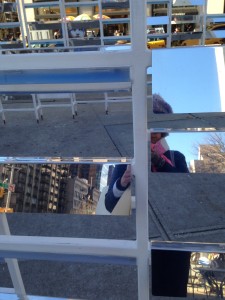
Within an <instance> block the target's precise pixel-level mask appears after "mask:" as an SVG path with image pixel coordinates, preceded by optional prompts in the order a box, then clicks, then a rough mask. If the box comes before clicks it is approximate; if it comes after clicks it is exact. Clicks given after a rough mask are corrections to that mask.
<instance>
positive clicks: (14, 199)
mask: <svg viewBox="0 0 225 300" xmlns="http://www.w3.org/2000/svg"><path fill="white" fill-rule="evenodd" d="M114 168H115V165H110V164H93V163H92V164H87V163H86V164H50V163H45V164H31V163H29V164H28V163H26V164H25V163H23V164H2V165H0V212H9V213H14V212H25V213H58V214H101V215H104V214H107V215H110V212H109V211H107V210H106V208H105V198H104V197H103V194H104V193H103V191H104V190H105V189H106V187H107V186H108V185H109V184H110V181H111V176H112V173H113V170H114ZM101 194H102V197H101V198H100V196H101ZM121 199H122V198H121ZM121 199H120V200H121ZM127 201H128V202H129V205H131V196H129V197H128V199H127ZM96 209H97V212H96ZM129 212H130V211H129ZM129 212H128V213H125V214H127V215H128V214H129ZM112 214H122V215H123V212H122V213H121V211H118V212H117V213H115V211H114V213H113V212H112Z"/></svg>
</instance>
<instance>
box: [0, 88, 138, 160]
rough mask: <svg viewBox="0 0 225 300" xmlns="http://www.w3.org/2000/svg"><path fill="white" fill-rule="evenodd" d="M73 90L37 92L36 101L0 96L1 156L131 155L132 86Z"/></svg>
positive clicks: (23, 96)
mask: <svg viewBox="0 0 225 300" xmlns="http://www.w3.org/2000/svg"><path fill="white" fill-rule="evenodd" d="M74 96H75V97H76V101H75V99H74V98H73V97H72V94H57V93H55V94H42V95H40V94H39V99H38V100H37V101H38V103H37V105H36V106H35V107H34V104H33V100H32V97H31V95H12V96H9V97H6V98H5V99H3V100H2V103H3V108H4V110H3V113H1V114H0V116H1V117H2V123H1V122H0V130H1V132H2V139H1V147H0V156H1V157H5V156H8V157H12V156H13V157H18V156H19V157H22V156H23V157H30V156H32V157H43V156H44V157H46V156H48V157H65V158H66V157H121V156H126V157H127V156H128V157H132V156H133V130H132V103H131V92H130V91H127V90H122V91H117V92H107V93H104V92H103V91H101V92H92V93H76V94H74ZM71 97H72V98H73V99H72V100H73V101H72V100H71ZM71 101H72V102H71ZM74 101H75V102H74ZM0 112H1V110H0ZM3 121H4V122H3ZM21 141H22V142H21ZM121 141H124V143H125V146H124V144H121Z"/></svg>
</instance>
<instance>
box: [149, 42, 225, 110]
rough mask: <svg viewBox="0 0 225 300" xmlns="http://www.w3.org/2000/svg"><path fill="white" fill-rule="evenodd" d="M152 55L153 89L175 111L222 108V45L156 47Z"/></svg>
mask: <svg viewBox="0 0 225 300" xmlns="http://www.w3.org/2000/svg"><path fill="white" fill-rule="evenodd" d="M152 55H153V64H152V74H153V78H152V87H153V93H159V94H160V95H161V96H162V97H163V98H165V100H166V101H167V102H169V103H170V105H171V106H172V108H173V111H174V112H175V113H200V112H221V111H224V103H225V95H224V92H223V87H222V82H223V81H224V76H225V75H224V74H225V69H224V54H223V47H204V48H202V47H195V48H187V49H183V48H175V49H174V48H173V49H164V50H160V49H159V50H157V51H153V52H152Z"/></svg>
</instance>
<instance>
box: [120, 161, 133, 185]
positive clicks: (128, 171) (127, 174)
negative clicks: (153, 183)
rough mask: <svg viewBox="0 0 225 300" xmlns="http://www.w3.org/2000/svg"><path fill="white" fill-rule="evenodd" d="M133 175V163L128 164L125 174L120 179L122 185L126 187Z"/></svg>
mask: <svg viewBox="0 0 225 300" xmlns="http://www.w3.org/2000/svg"><path fill="white" fill-rule="evenodd" d="M131 177H132V174H131V165H128V166H127V169H126V171H125V172H124V173H123V176H122V177H121V179H120V184H121V185H122V187H124V188H125V187H126V186H127V185H128V184H129V183H130V182H131Z"/></svg>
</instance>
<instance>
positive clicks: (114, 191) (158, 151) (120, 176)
mask: <svg viewBox="0 0 225 300" xmlns="http://www.w3.org/2000/svg"><path fill="white" fill-rule="evenodd" d="M153 112H154V113H156V114H165V113H172V112H173V111H172V108H171V106H170V105H169V104H168V103H167V102H165V101H164V99H163V98H162V97H161V96H160V95H158V94H154V95H153ZM167 135H168V134H167V133H158V132H157V133H152V134H151V171H152V172H171V173H172V172H173V173H187V172H188V167H187V163H186V160H185V157H184V155H183V154H182V153H180V152H179V151H171V150H169V149H168V148H163V147H165V144H166V142H165V140H164V138H165V137H166V136H167ZM163 150H164V151H163ZM130 181H131V167H130V166H128V167H127V165H117V166H116V167H115V169H114V171H113V174H112V178H111V181H110V184H109V189H108V192H107V194H106V197H105V206H106V209H107V210H108V211H109V212H112V211H113V209H114V207H115V206H116V204H117V203H118V201H119V199H120V197H121V196H122V194H123V192H124V191H125V190H126V189H127V187H128V186H129V185H130Z"/></svg>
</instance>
